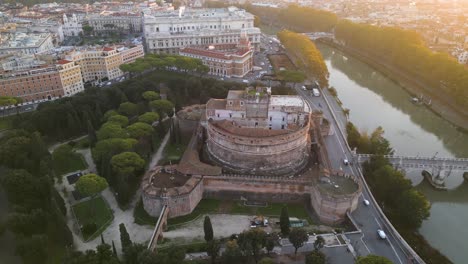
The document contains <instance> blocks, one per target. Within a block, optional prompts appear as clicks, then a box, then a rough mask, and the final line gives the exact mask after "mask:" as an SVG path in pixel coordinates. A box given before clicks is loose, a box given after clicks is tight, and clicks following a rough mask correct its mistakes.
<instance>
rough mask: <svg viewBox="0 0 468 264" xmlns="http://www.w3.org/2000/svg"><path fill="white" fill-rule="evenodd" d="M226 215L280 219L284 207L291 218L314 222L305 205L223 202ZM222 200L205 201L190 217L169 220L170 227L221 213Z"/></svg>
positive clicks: (201, 202) (202, 201)
mask: <svg viewBox="0 0 468 264" xmlns="http://www.w3.org/2000/svg"><path fill="white" fill-rule="evenodd" d="M222 203H223V207H224V210H223V212H222V213H225V214H240V215H264V216H275V217H279V216H280V214H281V209H282V208H283V206H284V205H287V207H288V213H289V216H290V217H297V218H299V219H306V220H307V221H308V222H309V224H312V223H313V221H312V219H311V218H310V216H309V214H308V213H307V210H306V208H305V206H304V205H302V204H283V203H268V205H267V206H266V207H261V206H245V205H244V204H243V202H241V201H222ZM220 205H221V201H220V200H215V199H203V200H201V201H200V203H199V204H198V206H197V207H195V209H194V210H193V212H192V213H191V214H189V215H184V216H179V217H175V218H171V219H168V225H169V226H171V225H177V224H181V223H185V222H189V221H192V220H194V219H196V218H197V217H199V216H201V215H204V214H212V213H220Z"/></svg>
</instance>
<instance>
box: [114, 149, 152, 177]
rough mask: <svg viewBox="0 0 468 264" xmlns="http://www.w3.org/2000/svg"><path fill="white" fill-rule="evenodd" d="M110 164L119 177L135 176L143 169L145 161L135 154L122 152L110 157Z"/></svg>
mask: <svg viewBox="0 0 468 264" xmlns="http://www.w3.org/2000/svg"><path fill="white" fill-rule="evenodd" d="M111 164H112V169H113V171H115V172H116V173H118V174H120V175H135V174H136V173H137V172H139V171H141V170H142V169H143V168H144V167H145V160H144V159H142V158H141V157H140V156H139V155H138V154H136V153H135V152H122V153H120V154H117V155H114V156H113V157H112V159H111Z"/></svg>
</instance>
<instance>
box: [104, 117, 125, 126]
mask: <svg viewBox="0 0 468 264" xmlns="http://www.w3.org/2000/svg"><path fill="white" fill-rule="evenodd" d="M107 122H113V123H117V124H119V125H120V126H121V127H126V126H127V125H128V117H126V116H123V115H113V116H111V117H109V118H108V119H107Z"/></svg>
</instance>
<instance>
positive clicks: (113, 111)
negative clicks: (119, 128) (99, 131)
mask: <svg viewBox="0 0 468 264" xmlns="http://www.w3.org/2000/svg"><path fill="white" fill-rule="evenodd" d="M118 114H119V113H118V112H117V111H115V110H109V111H107V112H105V113H104V116H103V117H102V119H103V120H104V121H107V120H109V118H110V117H111V116H115V115H118Z"/></svg>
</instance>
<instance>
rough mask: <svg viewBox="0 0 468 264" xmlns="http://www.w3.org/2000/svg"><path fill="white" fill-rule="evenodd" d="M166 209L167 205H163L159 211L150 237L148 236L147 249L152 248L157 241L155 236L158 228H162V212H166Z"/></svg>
mask: <svg viewBox="0 0 468 264" xmlns="http://www.w3.org/2000/svg"><path fill="white" fill-rule="evenodd" d="M166 210H167V205H164V206H163V208H162V210H161V213H160V214H159V218H158V221H157V222H156V225H155V226H154V230H153V234H152V235H151V238H150V241H149V243H148V249H149V250H153V249H154V247H156V244H155V243H157V242H158V241H157V239H158V238H157V236H158V231H159V228H162V226H161V225H162V223H163V221H164V220H163V218H164V214H165V213H166Z"/></svg>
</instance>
